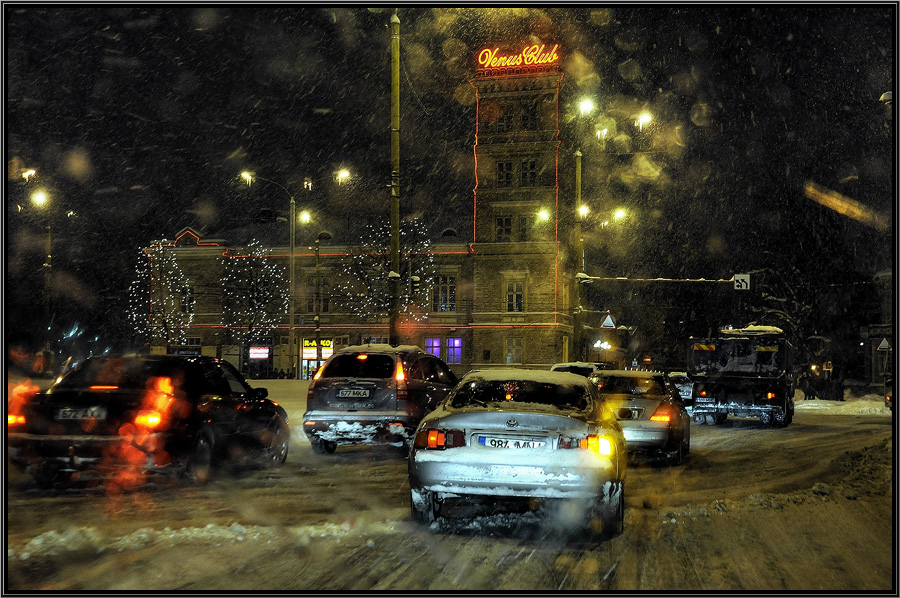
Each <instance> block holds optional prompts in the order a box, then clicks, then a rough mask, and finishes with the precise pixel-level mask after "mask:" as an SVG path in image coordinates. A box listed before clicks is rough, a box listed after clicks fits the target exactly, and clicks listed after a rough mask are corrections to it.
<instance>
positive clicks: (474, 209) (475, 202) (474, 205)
mask: <svg viewBox="0 0 900 598" xmlns="http://www.w3.org/2000/svg"><path fill="white" fill-rule="evenodd" d="M469 85H471V86H472V87H473V88H475V145H473V146H472V153H473V154H474V156H475V187H474V188H473V189H472V245H471V246H470V247H469V249H470V251H472V253H474V245H475V227H476V223H477V222H478V122H479V117H478V114H479V109H480V108H481V99H480V98H479V97H478V87H477V86H476V85H475V84H474V83H472V80H471V79H469Z"/></svg>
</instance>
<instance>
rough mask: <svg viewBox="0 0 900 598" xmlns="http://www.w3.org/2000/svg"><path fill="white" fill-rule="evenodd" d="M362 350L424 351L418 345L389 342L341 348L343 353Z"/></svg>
mask: <svg viewBox="0 0 900 598" xmlns="http://www.w3.org/2000/svg"><path fill="white" fill-rule="evenodd" d="M360 351H366V352H369V353H415V352H416V351H418V352H419V353H424V351H422V349H420V348H419V347H417V346H416V345H397V346H396V347H394V346H393V345H389V344H387V343H368V344H365V345H350V346H349V347H344V348H343V349H341V351H340V352H341V353H345V352H346V353H358V352H360Z"/></svg>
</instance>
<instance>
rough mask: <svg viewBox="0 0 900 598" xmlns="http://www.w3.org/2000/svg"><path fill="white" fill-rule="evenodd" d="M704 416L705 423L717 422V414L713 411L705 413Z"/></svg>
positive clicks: (712, 424)
mask: <svg viewBox="0 0 900 598" xmlns="http://www.w3.org/2000/svg"><path fill="white" fill-rule="evenodd" d="M705 417H706V424H707V425H709V426H714V425H716V424H717V423H719V418H718V415H716V414H715V413H707V414H706V416H705Z"/></svg>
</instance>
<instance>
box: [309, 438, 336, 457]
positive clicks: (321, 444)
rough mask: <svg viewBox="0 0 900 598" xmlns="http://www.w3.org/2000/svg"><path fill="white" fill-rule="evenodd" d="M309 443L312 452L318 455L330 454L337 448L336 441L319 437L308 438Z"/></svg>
mask: <svg viewBox="0 0 900 598" xmlns="http://www.w3.org/2000/svg"><path fill="white" fill-rule="evenodd" d="M309 443H310V444H311V445H312V449H313V452H314V453H316V454H319V455H324V454H326V453H327V454H329V455H330V454H331V453H333V452H334V451H335V450H336V449H337V443H336V442H331V441H328V440H322V439H321V438H316V437H313V438H310V439H309Z"/></svg>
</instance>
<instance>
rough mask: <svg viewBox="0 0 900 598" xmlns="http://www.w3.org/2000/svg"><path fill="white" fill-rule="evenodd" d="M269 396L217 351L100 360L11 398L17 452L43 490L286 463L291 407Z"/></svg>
mask: <svg viewBox="0 0 900 598" xmlns="http://www.w3.org/2000/svg"><path fill="white" fill-rule="evenodd" d="M267 395H268V392H267V391H266V389H265V388H251V387H250V386H249V385H248V384H247V382H246V381H245V380H244V378H243V377H242V376H241V374H240V373H239V372H238V371H237V370H236V369H235V368H234V367H233V366H232V365H231V364H229V363H227V362H225V361H222V360H220V359H216V358H213V357H185V356H176V355H141V356H137V355H129V356H115V357H110V356H104V357H92V358H90V359H88V360H86V361H85V362H84V363H82V364H81V365H79V366H78V367H76V368H74V369H72V370H70V371H69V372H67V373H66V374H65V375H64V376H63V377H62V378H60V379H59V380H58V381H57V382H56V383H55V384H54V385H53V386H51V387H50V388H49V389H48V390H47V391H46V392H43V393H37V394H34V395H31V396H20V397H17V398H16V401H14V402H12V403H10V404H9V417H8V418H7V440H8V446H9V454H10V458H11V461H12V462H13V463H14V464H16V465H18V466H20V467H21V468H23V469H24V470H26V471H28V472H29V473H31V475H32V476H33V477H34V478H35V480H36V481H37V482H38V483H39V484H40V485H42V486H56V485H57V484H65V483H68V482H72V483H74V482H75V481H76V480H97V479H100V480H106V483H107V484H114V485H118V486H120V487H131V486H135V485H139V484H141V483H143V482H144V481H145V480H146V478H147V475H148V474H149V473H170V474H171V473H176V474H182V473H188V474H190V476H191V477H192V478H193V480H194V481H195V482H197V483H204V482H206V481H207V480H208V479H209V477H210V473H211V471H212V470H213V468H214V466H215V465H217V464H218V463H220V462H225V461H232V462H239V463H241V464H251V463H252V464H281V463H283V462H284V461H285V459H286V458H287V453H288V447H289V444H290V432H289V429H288V416H287V412H286V411H285V410H284V408H282V407H281V406H280V405H279V404H278V403H276V402H274V401H271V400H269V399H268V398H267Z"/></svg>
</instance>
